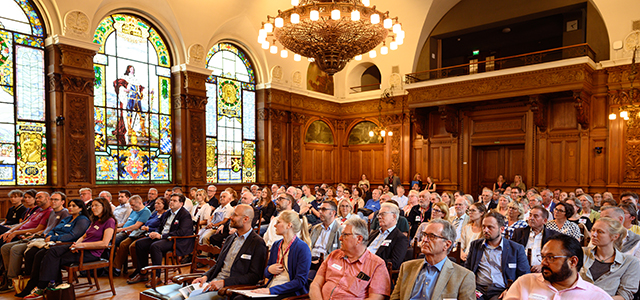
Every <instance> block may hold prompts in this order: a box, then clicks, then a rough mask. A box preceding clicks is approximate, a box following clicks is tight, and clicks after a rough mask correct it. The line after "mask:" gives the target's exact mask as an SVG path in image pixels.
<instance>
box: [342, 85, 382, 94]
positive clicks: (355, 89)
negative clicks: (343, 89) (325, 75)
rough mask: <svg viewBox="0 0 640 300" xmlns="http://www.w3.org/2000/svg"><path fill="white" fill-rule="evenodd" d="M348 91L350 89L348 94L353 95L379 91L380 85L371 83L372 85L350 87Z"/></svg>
mask: <svg viewBox="0 0 640 300" xmlns="http://www.w3.org/2000/svg"><path fill="white" fill-rule="evenodd" d="M350 89H351V91H350V92H349V94H355V93H360V92H366V91H373V90H379V89H380V84H379V83H373V84H365V85H359V86H352V87H350Z"/></svg>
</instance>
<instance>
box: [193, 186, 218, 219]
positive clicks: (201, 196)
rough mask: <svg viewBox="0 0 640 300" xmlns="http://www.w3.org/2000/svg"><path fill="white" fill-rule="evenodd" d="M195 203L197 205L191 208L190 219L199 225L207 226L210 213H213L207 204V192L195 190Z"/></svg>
mask: <svg viewBox="0 0 640 300" xmlns="http://www.w3.org/2000/svg"><path fill="white" fill-rule="evenodd" d="M196 201H197V202H198V204H197V205H194V206H193V207H192V208H191V211H190V213H191V217H192V218H193V221H194V222H197V223H198V224H199V225H207V222H208V221H209V220H211V212H212V211H213V210H212V209H211V206H210V205H209V203H207V191H205V190H203V189H199V190H197V191H196Z"/></svg>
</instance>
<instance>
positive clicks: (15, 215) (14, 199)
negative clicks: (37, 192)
mask: <svg viewBox="0 0 640 300" xmlns="http://www.w3.org/2000/svg"><path fill="white" fill-rule="evenodd" d="M23 195H24V193H23V192H22V191H21V190H12V191H10V192H9V199H10V201H11V207H9V210H7V214H6V216H5V220H4V221H2V223H0V225H2V226H0V227H4V228H3V229H5V230H9V228H11V227H13V226H14V225H16V224H18V223H20V219H22V218H23V217H24V215H25V214H26V213H27V207H26V206H24V204H22V201H23V199H24V197H23Z"/></svg>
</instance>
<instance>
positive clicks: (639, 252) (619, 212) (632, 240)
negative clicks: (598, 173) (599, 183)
mask: <svg viewBox="0 0 640 300" xmlns="http://www.w3.org/2000/svg"><path fill="white" fill-rule="evenodd" d="M622 205H633V204H622ZM600 217H601V218H604V217H607V218H611V219H614V220H618V222H620V223H621V224H624V222H625V220H626V218H627V214H626V212H625V211H624V209H622V208H620V207H617V206H604V207H602V209H601V210H600ZM623 227H624V225H623ZM625 229H626V228H625ZM589 246H591V245H589ZM617 249H618V250H620V252H622V253H625V254H629V255H631V256H635V257H636V258H638V259H640V236H638V235H637V234H635V233H634V232H633V231H631V230H629V229H627V235H626V237H625V238H623V239H622V243H620V245H619V247H618V248H617Z"/></svg>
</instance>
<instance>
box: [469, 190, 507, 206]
mask: <svg viewBox="0 0 640 300" xmlns="http://www.w3.org/2000/svg"><path fill="white" fill-rule="evenodd" d="M480 197H482V199H481V201H482V204H484V206H485V207H486V208H487V211H490V210H492V209H494V208H496V207H498V201H495V200H493V191H492V190H490V189H489V188H484V189H482V195H480ZM513 199H515V198H513ZM469 205H471V204H469Z"/></svg>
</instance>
